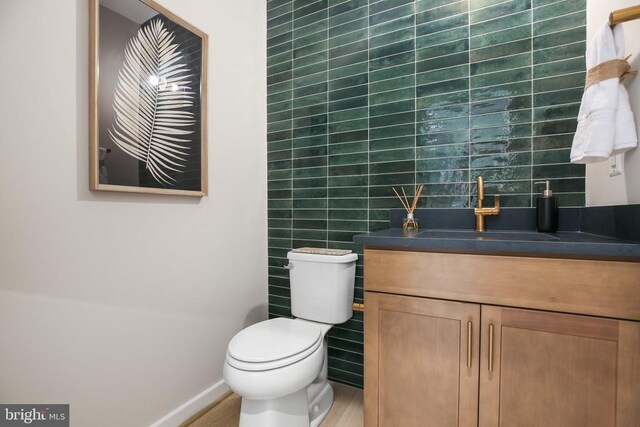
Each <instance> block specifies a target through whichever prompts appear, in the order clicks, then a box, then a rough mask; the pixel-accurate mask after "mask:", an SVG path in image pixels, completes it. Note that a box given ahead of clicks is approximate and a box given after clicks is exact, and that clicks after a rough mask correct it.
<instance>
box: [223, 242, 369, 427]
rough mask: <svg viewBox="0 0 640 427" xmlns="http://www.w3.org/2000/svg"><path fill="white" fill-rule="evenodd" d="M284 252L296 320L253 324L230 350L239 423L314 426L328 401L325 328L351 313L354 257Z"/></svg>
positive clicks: (228, 376) (227, 374)
mask: <svg viewBox="0 0 640 427" xmlns="http://www.w3.org/2000/svg"><path fill="white" fill-rule="evenodd" d="M287 258H288V260H289V264H288V265H286V266H285V267H286V268H287V269H289V276H290V288H291V312H292V314H293V316H294V317H295V318H294V319H288V318H283V317H278V318H274V319H270V320H265V321H263V322H259V323H256V324H254V325H251V326H249V327H247V328H245V329H243V330H242V331H240V332H239V333H238V334H236V336H235V337H233V339H232V340H231V341H230V342H229V346H228V348H227V356H226V359H225V363H224V369H223V375H224V379H225V381H226V382H227V384H228V386H229V387H230V388H231V390H233V391H234V392H236V393H237V394H239V395H240V396H241V397H242V406H241V410H240V427H308V426H311V427H316V426H318V425H319V424H320V422H322V420H323V419H324V417H325V416H326V415H327V413H328V412H329V409H331V405H332V404H333V389H332V388H331V385H330V384H329V383H328V382H327V332H328V331H329V329H331V326H332V325H334V324H338V323H343V322H346V321H347V320H349V319H350V318H351V316H352V314H353V311H352V303H353V288H354V282H355V267H356V260H357V259H358V255H356V254H354V253H351V251H342V250H334V249H318V248H301V249H296V250H293V251H290V252H289V253H288V254H287Z"/></svg>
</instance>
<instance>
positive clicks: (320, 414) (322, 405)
mask: <svg viewBox="0 0 640 427" xmlns="http://www.w3.org/2000/svg"><path fill="white" fill-rule="evenodd" d="M331 406H333V388H331V385H330V384H329V383H325V384H324V387H323V389H322V391H321V392H320V394H318V396H317V397H316V398H315V399H314V400H313V402H310V403H309V419H310V420H309V427H318V426H319V425H320V423H321V422H322V420H324V417H326V416H327V414H328V413H329V410H330V409H331Z"/></svg>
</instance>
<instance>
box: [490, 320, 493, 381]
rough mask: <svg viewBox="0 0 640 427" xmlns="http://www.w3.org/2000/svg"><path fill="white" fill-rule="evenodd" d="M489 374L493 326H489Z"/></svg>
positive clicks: (491, 361)
mask: <svg viewBox="0 0 640 427" xmlns="http://www.w3.org/2000/svg"><path fill="white" fill-rule="evenodd" d="M489 372H493V325H492V324H489Z"/></svg>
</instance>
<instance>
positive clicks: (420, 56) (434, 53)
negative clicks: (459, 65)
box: [416, 39, 469, 62]
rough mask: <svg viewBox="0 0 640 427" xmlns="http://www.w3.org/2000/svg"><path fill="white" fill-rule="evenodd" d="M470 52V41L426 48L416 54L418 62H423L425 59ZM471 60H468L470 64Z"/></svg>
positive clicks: (455, 41)
mask: <svg viewBox="0 0 640 427" xmlns="http://www.w3.org/2000/svg"><path fill="white" fill-rule="evenodd" d="M468 50H469V40H468V39H461V40H453V41H450V42H447V43H443V44H440V45H436V46H433V47H426V48H423V49H420V50H419V51H418V52H416V60H418V61H422V60H425V59H430V58H435V57H438V56H445V55H451V54H453V53H458V52H466V51H468ZM468 60H469V58H467V62H468Z"/></svg>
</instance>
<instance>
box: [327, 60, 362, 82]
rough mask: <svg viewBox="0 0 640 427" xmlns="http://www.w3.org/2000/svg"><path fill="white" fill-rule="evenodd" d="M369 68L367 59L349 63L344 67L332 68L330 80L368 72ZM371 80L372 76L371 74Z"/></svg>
mask: <svg viewBox="0 0 640 427" xmlns="http://www.w3.org/2000/svg"><path fill="white" fill-rule="evenodd" d="M368 70H369V64H368V63H367V62H366V61H363V62H358V63H355V64H347V65H344V66H342V67H338V68H333V69H330V70H329V81H331V80H335V79H339V78H342V77H347V76H353V75H355V74H362V73H367V71H368ZM369 80H371V76H369Z"/></svg>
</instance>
